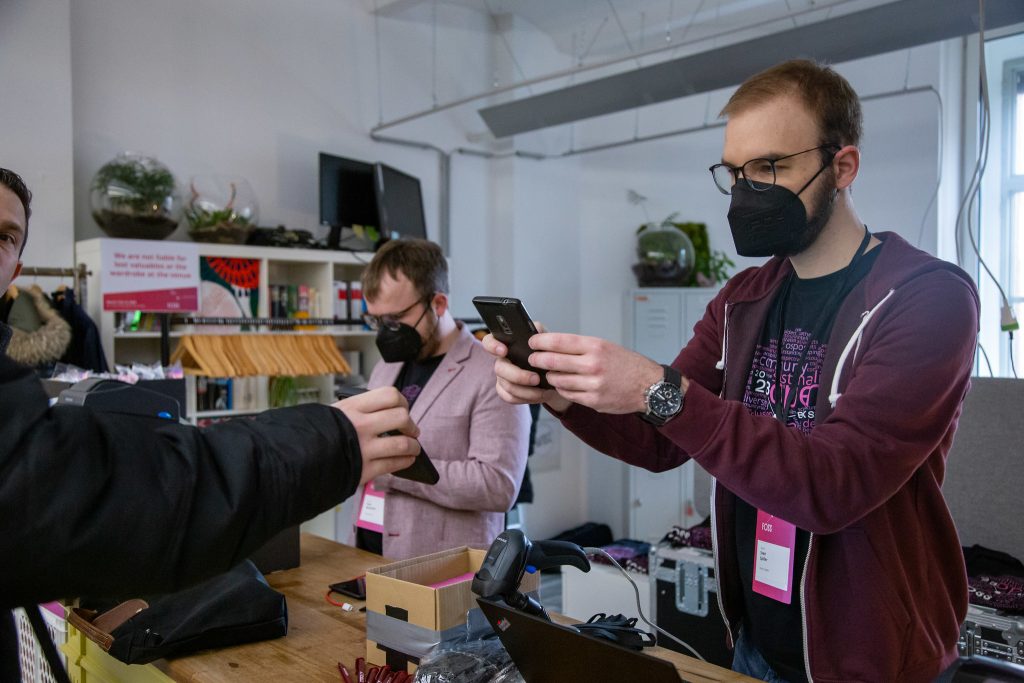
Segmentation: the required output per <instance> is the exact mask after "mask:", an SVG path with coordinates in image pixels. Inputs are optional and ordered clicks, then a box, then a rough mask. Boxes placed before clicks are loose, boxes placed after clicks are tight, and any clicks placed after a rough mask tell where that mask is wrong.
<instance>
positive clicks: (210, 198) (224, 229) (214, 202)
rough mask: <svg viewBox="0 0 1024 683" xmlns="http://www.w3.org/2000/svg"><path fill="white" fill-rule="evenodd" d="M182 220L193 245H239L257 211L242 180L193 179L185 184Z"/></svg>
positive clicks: (250, 188)
mask: <svg viewBox="0 0 1024 683" xmlns="http://www.w3.org/2000/svg"><path fill="white" fill-rule="evenodd" d="M189 190H190V192H191V194H190V195H189V200H188V204H187V205H186V207H185V218H186V219H187V220H188V225H189V228H188V234H189V236H190V237H191V238H192V239H194V240H196V241H197V242H218V243H220V244H243V243H245V241H246V240H247V239H248V238H249V235H250V234H252V231H253V228H254V227H255V226H256V220H257V216H258V214H259V207H258V206H257V204H256V195H255V193H253V191H252V187H251V186H250V185H249V183H248V182H247V181H246V180H245V179H244V178H227V177H223V176H214V175H210V176H202V175H200V176H196V177H194V178H193V179H192V182H191V183H189Z"/></svg>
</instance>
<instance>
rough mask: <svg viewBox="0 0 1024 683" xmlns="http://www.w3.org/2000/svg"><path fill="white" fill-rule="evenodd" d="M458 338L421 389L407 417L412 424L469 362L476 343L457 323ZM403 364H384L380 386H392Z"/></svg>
mask: <svg viewBox="0 0 1024 683" xmlns="http://www.w3.org/2000/svg"><path fill="white" fill-rule="evenodd" d="M456 325H458V328H459V336H458V338H457V339H456V340H455V343H454V344H453V345H452V348H450V349H449V350H448V353H446V354H445V355H444V358H443V359H442V360H441V364H440V365H438V366H437V369H436V370H434V374H433V375H431V377H430V381H429V382H427V386H425V387H423V393H422V394H420V395H419V397H418V398H417V399H416V403H414V404H413V406H412V410H410V411H409V416H410V417H411V418H412V420H413V422H416V421H418V420H420V419H421V418H422V417H423V415H424V414H425V413H426V412H427V411H428V410H429V409H430V406H431V405H433V403H434V401H435V400H437V397H438V396H440V395H441V394H442V393H443V392H444V390H445V389H446V388H447V387H448V385H449V384H450V383H451V381H452V380H453V379H455V377H456V376H457V375H458V374H459V373H460V372H462V369H463V367H464V364H465V362H466V361H467V360H469V357H470V355H471V354H472V351H473V345H474V344H476V343H478V342H477V341H476V339H475V338H474V337H473V335H472V334H470V332H469V330H468V329H467V328H466V326H465V325H464V324H463V323H461V322H457V323H456ZM404 365H405V364H404V363H385V364H384V367H383V368H382V369H381V373H380V386H394V385H395V382H396V381H397V380H398V375H399V373H400V372H401V371H402V367H403V366H404Z"/></svg>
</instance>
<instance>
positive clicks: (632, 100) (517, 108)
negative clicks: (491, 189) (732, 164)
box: [479, 0, 1024, 138]
mask: <svg viewBox="0 0 1024 683" xmlns="http://www.w3.org/2000/svg"><path fill="white" fill-rule="evenodd" d="M1021 22H1024V1H1022V0H986V2H985V26H986V28H990V27H991V28H998V27H1002V26H1008V25H1012V24H1018V23H1021ZM977 27H978V11H977V5H976V4H975V3H973V2H967V1H965V0H896V1H895V2H891V3H888V4H884V5H878V6H876V7H872V8H870V9H866V10H861V11H858V12H851V13H849V14H845V15H843V16H840V17H836V18H833V19H825V20H823V21H819V22H816V23H813V24H806V25H803V26H798V27H796V28H792V29H787V30H785V31H781V32H779V33H774V34H771V35H767V36H762V37H760V38H754V39H751V40H747V41H744V42H742V43H735V44H732V45H728V46H725V47H721V48H717V49H714V50H708V51H706V52H700V53H697V54H693V55H687V56H685V57H680V58H677V59H672V60H668V61H664V62H660V63H658V64H653V65H651V66H646V67H643V68H640V69H634V70H631V71H627V72H624V73H619V74H615V75H612V76H607V77H604V78H598V79H594V80H590V81H586V82H584V83H580V84H576V85H571V86H568V87H565V88H561V89H559V90H555V91H551V92H547V93H543V94H540V95H535V96H532V97H525V98H521V99H518V100H515V101H513V102H508V103H505V104H499V105H495V106H491V107H486V108H484V109H481V110H480V112H479V113H480V116H481V117H482V118H483V119H484V122H485V123H486V124H487V126H488V128H489V129H490V130H491V132H492V133H493V134H494V136H495V137H497V138H506V137H510V136H513V135H518V134H521V133H526V132H530V131H534V130H538V129H541V128H547V127H550V126H555V125H560V124H565V123H571V122H574V121H580V120H583V119H588V118H592V117H595V116H602V115H605V114H611V113H615V112H620V111H625V110H629V109H634V108H636V107H641V106H646V105H650V104H656V103H658V102H665V101H669V100H673V99H678V98H681V97H686V96H690V95H695V94H699V93H704V92H709V91H712V90H717V89H720V88H727V87H731V86H735V85H738V84H739V83H741V82H743V80H744V79H746V78H748V77H749V76H750V75H751V74H754V73H757V72H759V71H761V70H763V69H766V68H768V67H769V66H772V65H774V64H777V63H779V62H782V61H784V60H786V59H792V58H795V57H804V58H809V59H815V60H818V61H823V62H827V63H842V62H847V61H850V60H853V59H859V58H863V57H868V56H871V55H876V54H882V53H885V52H891V51H895V50H901V49H907V48H910V47H915V46H917V45H923V44H928V43H934V42H936V41H939V40H945V39H948V38H954V37H957V36H962V35H966V34H968V33H973V32H975V31H976V30H977Z"/></svg>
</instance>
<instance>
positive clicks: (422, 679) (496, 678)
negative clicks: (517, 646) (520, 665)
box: [415, 637, 524, 683]
mask: <svg viewBox="0 0 1024 683" xmlns="http://www.w3.org/2000/svg"><path fill="white" fill-rule="evenodd" d="M415 680H416V683H524V681H523V677H522V676H520V675H519V670H518V669H517V668H516V665H515V664H513V663H512V658H511V657H509V656H508V652H506V651H505V647H504V646H503V645H502V644H501V641H500V640H498V638H497V637H490V638H484V639H474V640H466V639H460V640H451V641H447V642H444V643H441V644H440V645H438V646H437V647H435V648H434V649H433V650H432V651H431V652H430V654H429V655H427V656H426V657H425V658H424V659H423V660H422V661H420V665H419V668H418V669H416V679H415Z"/></svg>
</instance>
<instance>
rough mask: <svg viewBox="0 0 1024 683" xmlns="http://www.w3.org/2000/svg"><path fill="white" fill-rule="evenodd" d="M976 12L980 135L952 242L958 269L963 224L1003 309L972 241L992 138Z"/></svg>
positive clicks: (981, 27)
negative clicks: (976, 202)
mask: <svg viewBox="0 0 1024 683" xmlns="http://www.w3.org/2000/svg"><path fill="white" fill-rule="evenodd" d="M978 12H979V14H978V80H979V85H980V87H981V93H980V100H981V102H980V104H981V121H980V125H981V131H980V133H981V135H980V139H979V148H978V160H977V162H976V163H975V165H974V172H973V173H972V174H971V180H970V182H969V183H968V184H967V192H965V193H964V198H963V200H962V201H961V202H960V209H959V211H957V217H956V223H955V227H954V238H955V241H956V251H957V265H959V266H961V267H962V266H963V256H962V254H961V252H960V241H961V240H960V230H961V225H962V224H963V223H964V222H966V224H967V237H968V239H969V240H970V244H971V249H972V250H973V251H974V254H975V256H977V257H978V263H979V264H980V265H981V267H982V268H983V269H984V271H985V273H986V274H987V275H988V276H989V278H991V280H992V282H993V284H995V286H996V289H998V290H999V296H1000V298H1001V299H1002V300H1003V305H1004V306H1006V307H1009V306H1010V300H1009V299H1008V298H1007V296H1006V292H1005V291H1004V290H1003V286H1002V284H1001V283H1000V282H999V280H998V278H996V276H995V275H994V274H993V273H992V270H991V269H990V268H989V266H988V264H987V263H986V262H985V259H984V258H982V256H981V250H980V249H979V248H978V243H977V241H976V240H975V239H974V228H973V215H974V203H975V201H976V200H977V199H978V197H979V196H980V194H981V180H982V177H983V176H984V175H985V169H986V168H987V167H988V149H989V140H990V138H991V134H992V110H991V105H990V102H989V91H988V77H987V73H986V72H987V69H986V65H985V0H978Z"/></svg>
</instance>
